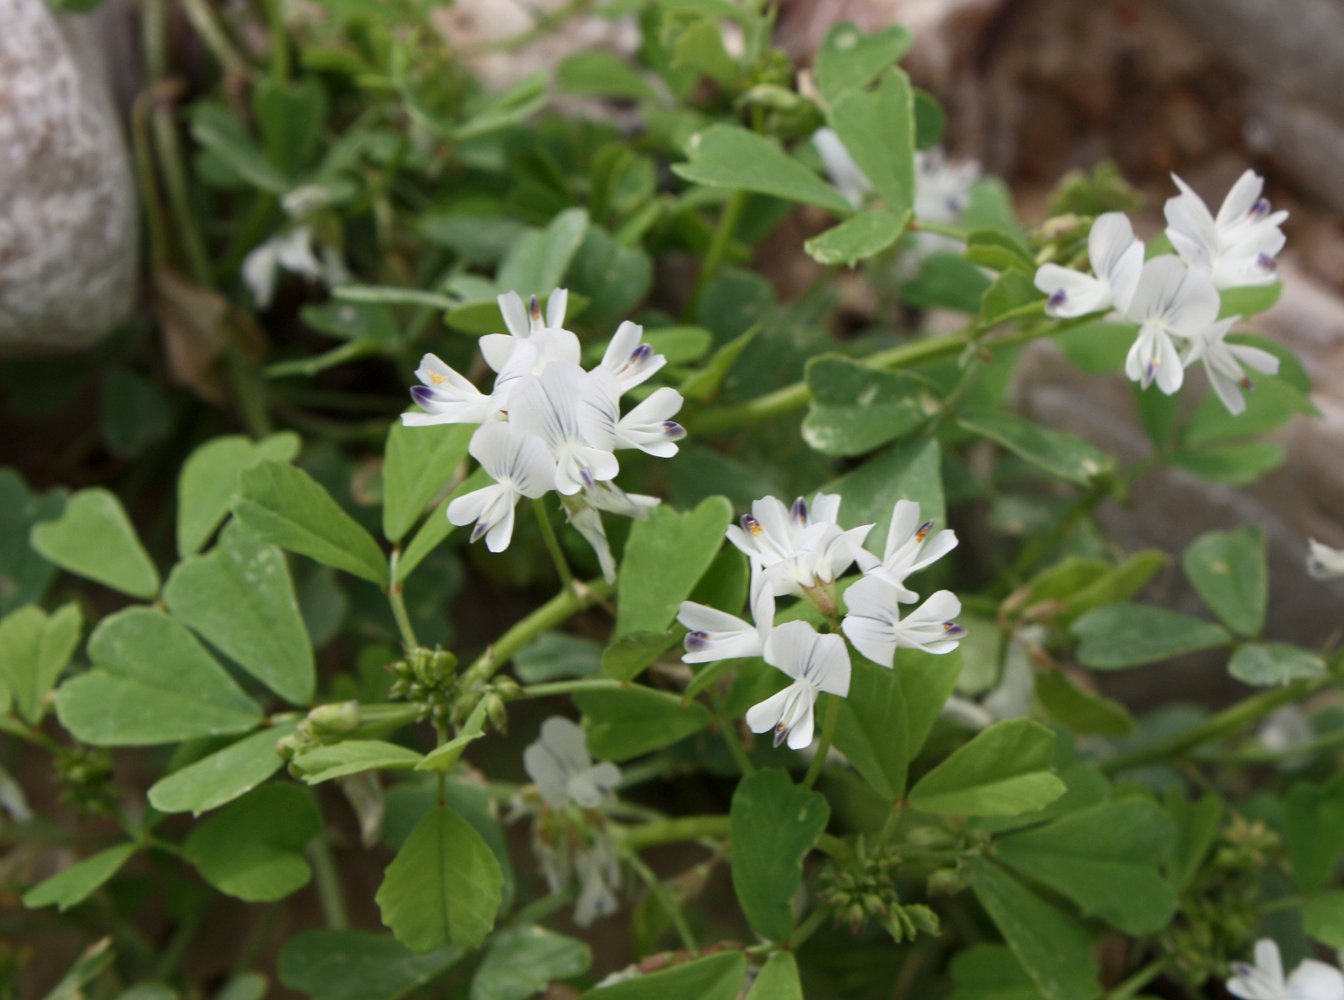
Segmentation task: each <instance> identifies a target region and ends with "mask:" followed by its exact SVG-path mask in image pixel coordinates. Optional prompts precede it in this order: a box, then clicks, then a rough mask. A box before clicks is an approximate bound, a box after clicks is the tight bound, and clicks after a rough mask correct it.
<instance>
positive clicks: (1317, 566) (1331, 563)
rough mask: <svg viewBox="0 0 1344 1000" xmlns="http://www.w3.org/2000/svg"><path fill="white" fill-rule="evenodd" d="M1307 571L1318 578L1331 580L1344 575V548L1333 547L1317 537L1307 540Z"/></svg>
mask: <svg viewBox="0 0 1344 1000" xmlns="http://www.w3.org/2000/svg"><path fill="white" fill-rule="evenodd" d="M1307 545H1308V546H1309V548H1310V551H1309V552H1308V553H1307V572H1308V573H1310V574H1311V575H1312V576H1313V577H1315V578H1316V579H1317V580H1331V579H1334V578H1335V577H1337V576H1344V549H1332V548H1330V546H1328V545H1322V544H1321V543H1320V542H1318V541H1316V539H1314V538H1312V539H1309V540H1308V541H1307Z"/></svg>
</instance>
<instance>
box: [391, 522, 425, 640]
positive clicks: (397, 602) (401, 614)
mask: <svg viewBox="0 0 1344 1000" xmlns="http://www.w3.org/2000/svg"><path fill="white" fill-rule="evenodd" d="M400 558H401V546H400V545H394V546H392V555H391V556H389V557H388V561H387V603H388V604H390V605H391V606H392V617H393V618H395V619H396V620H397V630H398V631H399V632H400V633H401V644H402V645H403V646H405V647H406V652H408V653H409V652H410V651H411V650H413V649H419V648H420V641H419V640H418V639H416V637H415V629H414V628H413V627H412V626H411V616H410V615H408V614H407V613H406V599H405V597H404V596H403V595H402V584H400V583H398V582H397V561H398V560H399V559H400Z"/></svg>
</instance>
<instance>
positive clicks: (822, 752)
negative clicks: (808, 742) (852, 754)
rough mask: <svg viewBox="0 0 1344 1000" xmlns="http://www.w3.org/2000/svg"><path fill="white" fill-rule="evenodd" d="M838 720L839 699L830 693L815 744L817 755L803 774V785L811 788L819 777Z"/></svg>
mask: <svg viewBox="0 0 1344 1000" xmlns="http://www.w3.org/2000/svg"><path fill="white" fill-rule="evenodd" d="M839 722H840V699H839V698H838V697H836V696H835V695H830V696H828V697H827V699H826V718H825V719H824V720H822V723H821V742H820V743H818V744H817V755H816V756H815V757H813V758H812V764H811V766H810V767H808V769H807V774H806V775H804V776H803V787H804V788H811V787H812V786H813V785H815V784H816V783H817V779H818V778H819V777H821V769H822V768H823V767H825V766H826V755H827V754H829V753H830V752H831V742H832V741H833V740H834V739H835V727H836V725H837V724H838V723H839Z"/></svg>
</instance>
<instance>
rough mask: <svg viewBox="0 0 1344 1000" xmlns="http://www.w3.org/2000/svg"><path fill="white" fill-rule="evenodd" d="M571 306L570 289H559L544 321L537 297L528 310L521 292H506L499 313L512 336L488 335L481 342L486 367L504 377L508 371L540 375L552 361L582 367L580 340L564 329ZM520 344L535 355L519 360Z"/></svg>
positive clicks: (553, 296) (550, 303) (500, 300)
mask: <svg viewBox="0 0 1344 1000" xmlns="http://www.w3.org/2000/svg"><path fill="white" fill-rule="evenodd" d="M568 303H569V291H568V290H567V289H564V288H557V289H555V290H554V291H552V292H551V298H550V301H549V302H547V303H546V318H545V319H544V320H543V319H542V316H541V305H540V304H539V303H538V302H537V297H536V296H535V295H534V296H532V300H531V303H530V304H529V306H527V307H524V305H523V300H522V297H521V296H519V294H518V293H517V292H505V293H504V294H503V295H501V296H499V311H500V312H501V313H502V314H503V315H504V325H505V326H507V327H508V328H509V332H508V333H487V334H486V335H485V336H484V337H482V338H481V340H480V344H481V354H482V355H483V356H484V357H485V363H486V364H488V365H489V366H490V367H491V368H492V369H493V370H495V371H496V372H499V373H500V374H504V373H505V372H506V371H507V372H511V373H516V372H519V371H530V372H532V373H533V374H540V372H541V370H542V369H543V368H544V367H545V366H546V365H547V364H549V363H550V362H552V361H563V362H565V363H567V364H571V365H578V363H579V338H578V337H577V336H575V335H574V334H573V333H572V332H570V331H569V330H566V329H564V327H562V326H561V325H560V324H562V323H563V322H564V321H565V306H566V305H568ZM520 344H529V345H530V346H531V347H532V348H533V351H534V352H535V353H530V354H527V355H518V357H515V356H514V355H515V352H516V351H517V349H518V346H519V345H520ZM520 362H522V363H521V364H520Z"/></svg>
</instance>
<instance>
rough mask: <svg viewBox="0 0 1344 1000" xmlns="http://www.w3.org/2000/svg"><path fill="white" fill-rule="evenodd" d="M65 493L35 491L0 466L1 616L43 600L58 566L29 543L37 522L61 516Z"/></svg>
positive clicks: (20, 477) (16, 474) (17, 475)
mask: <svg viewBox="0 0 1344 1000" xmlns="http://www.w3.org/2000/svg"><path fill="white" fill-rule="evenodd" d="M64 507H65V493H64V491H61V490H50V491H48V492H46V493H33V492H30V491H29V489H28V484H27V483H25V482H24V480H23V476H21V475H19V474H18V473H17V472H15V471H14V470H13V469H0V615H5V614H8V613H9V612H11V611H13V610H14V609H15V608H20V607H23V605H25V604H29V603H31V602H33V601H36V600H38V599H40V598H41V597H42V595H43V593H45V592H46V589H47V585H48V584H49V583H50V582H51V578H52V577H53V576H55V575H56V567H55V566H53V565H51V563H49V562H47V560H45V559H43V558H42V556H41V555H39V554H38V553H37V552H36V551H35V550H34V549H33V546H32V544H31V543H30V542H29V540H28V539H29V534H30V533H31V531H32V529H33V525H35V524H38V523H39V522H41V521H51V520H54V519H55V518H57V517H60V515H61V511H62V510H63V509H64Z"/></svg>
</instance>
